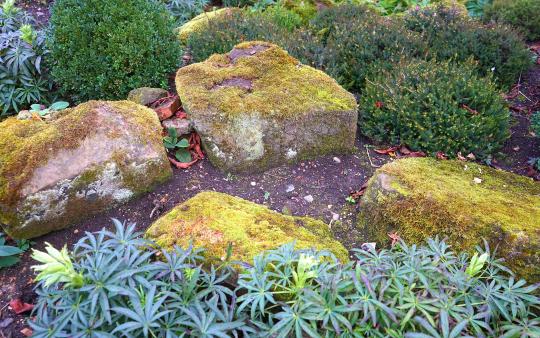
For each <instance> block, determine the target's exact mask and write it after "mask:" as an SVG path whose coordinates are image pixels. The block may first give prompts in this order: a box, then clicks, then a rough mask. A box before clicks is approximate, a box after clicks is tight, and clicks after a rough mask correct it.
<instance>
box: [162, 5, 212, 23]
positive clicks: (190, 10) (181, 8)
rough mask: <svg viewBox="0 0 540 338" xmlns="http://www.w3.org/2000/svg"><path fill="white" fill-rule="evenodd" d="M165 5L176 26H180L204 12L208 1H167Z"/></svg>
mask: <svg viewBox="0 0 540 338" xmlns="http://www.w3.org/2000/svg"><path fill="white" fill-rule="evenodd" d="M166 4H167V8H168V9H169V11H170V12H171V14H172V15H173V17H174V19H175V21H176V24H177V25H182V24H184V23H186V22H187V21H189V20H191V19H193V18H194V17H196V16H197V15H199V14H201V13H202V12H204V9H205V7H206V6H208V5H209V4H210V2H209V1H208V0H168V1H166Z"/></svg>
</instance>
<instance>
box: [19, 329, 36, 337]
mask: <svg viewBox="0 0 540 338" xmlns="http://www.w3.org/2000/svg"><path fill="white" fill-rule="evenodd" d="M21 333H22V334H23V335H24V336H25V337H31V336H32V334H34V332H33V331H32V329H31V328H29V327H25V328H24V329H22V330H21Z"/></svg>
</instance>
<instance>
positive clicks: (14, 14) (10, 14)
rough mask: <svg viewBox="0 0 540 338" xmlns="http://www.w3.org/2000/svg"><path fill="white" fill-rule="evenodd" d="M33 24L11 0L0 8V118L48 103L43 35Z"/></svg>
mask: <svg viewBox="0 0 540 338" xmlns="http://www.w3.org/2000/svg"><path fill="white" fill-rule="evenodd" d="M33 24H34V20H33V18H32V17H31V16H29V15H27V14H26V13H25V12H24V11H23V10H21V9H19V8H17V7H15V5H14V1H12V0H8V1H5V2H4V3H3V4H2V6H1V7H0V117H2V116H5V115H10V114H15V113H17V112H18V111H19V110H22V109H27V108H28V107H29V106H30V105H31V104H32V103H37V102H45V103H49V102H50V99H51V96H52V95H51V92H52V81H51V80H50V79H49V77H48V75H47V73H46V69H45V68H44V66H43V65H44V63H45V59H46V58H47V57H48V51H47V49H46V48H45V38H44V35H43V33H42V32H41V31H39V30H36V29H35V28H33V26H32V25H33Z"/></svg>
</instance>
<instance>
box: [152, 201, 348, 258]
mask: <svg viewBox="0 0 540 338" xmlns="http://www.w3.org/2000/svg"><path fill="white" fill-rule="evenodd" d="M146 236H147V237H148V238H150V239H152V240H154V241H156V242H157V244H158V245H160V246H163V247H165V248H167V249H172V247H173V246H174V245H179V246H182V247H187V246H188V245H189V243H190V241H193V244H194V246H195V247H204V248H206V249H207V251H206V256H207V258H209V259H210V260H219V259H221V258H222V257H223V256H224V255H225V254H226V251H227V247H228V245H229V243H232V245H233V246H232V248H233V255H232V259H233V260H241V261H246V262H251V261H252V260H253V258H254V257H255V256H256V255H258V254H259V253H261V252H262V251H263V250H268V249H272V248H276V247H278V246H280V245H282V244H285V243H289V242H292V241H296V247H297V248H312V247H313V248H317V249H325V250H329V251H331V252H333V253H334V254H335V255H336V256H337V257H338V258H339V259H341V260H343V261H346V260H347V259H348V258H347V257H348V255H347V250H346V249H345V248H344V247H343V245H341V244H340V243H339V242H337V241H336V240H335V239H333V237H332V234H331V232H330V230H329V227H328V225H326V224H325V223H324V222H322V221H318V220H315V219H312V218H309V217H293V216H286V215H283V214H280V213H277V212H275V211H272V210H270V209H268V208H267V207H265V206H263V205H259V204H256V203H252V202H249V201H246V200H244V199H241V198H238V197H233V196H230V195H227V194H223V193H218V192H209V191H208V192H201V193H199V194H197V195H196V196H194V197H193V198H191V199H189V200H187V201H186V202H184V203H182V204H180V205H178V206H176V207H175V208H173V209H172V210H171V211H170V212H169V213H167V214H166V215H164V216H162V217H161V218H160V219H158V220H157V221H156V222H155V223H154V224H152V226H150V228H149V229H148V230H147V231H146Z"/></svg>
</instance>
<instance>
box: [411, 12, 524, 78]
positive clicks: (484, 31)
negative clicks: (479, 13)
mask: <svg viewBox="0 0 540 338" xmlns="http://www.w3.org/2000/svg"><path fill="white" fill-rule="evenodd" d="M404 21H405V25H406V27H407V28H408V29H410V30H412V31H414V32H418V33H419V34H421V36H422V40H424V41H426V42H427V44H428V47H429V57H431V58H436V59H438V60H447V59H453V60H454V61H456V62H464V61H466V60H468V59H469V58H470V57H473V58H474V60H476V61H478V69H479V72H480V74H481V75H486V74H489V73H492V72H493V73H494V74H495V77H496V79H497V81H498V82H499V83H500V84H501V85H502V86H503V87H510V86H511V85H512V84H514V82H515V81H517V79H518V78H519V76H520V74H521V73H522V72H524V71H526V70H527V69H528V68H529V67H530V66H531V63H532V56H531V53H530V52H529V50H528V48H527V46H526V45H525V43H524V42H523V41H522V39H521V38H520V37H519V35H518V34H517V33H516V32H514V31H513V30H512V29H511V28H510V27H507V26H504V25H483V24H481V23H480V22H478V21H476V20H473V19H471V18H469V17H467V16H466V15H465V14H464V13H462V12H460V11H459V10H458V9H456V8H450V7H443V6H437V7H428V8H425V9H419V10H412V11H410V12H408V14H407V15H405V16H404Z"/></svg>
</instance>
